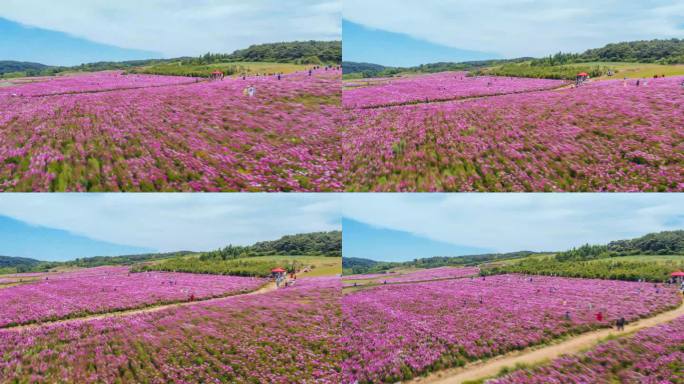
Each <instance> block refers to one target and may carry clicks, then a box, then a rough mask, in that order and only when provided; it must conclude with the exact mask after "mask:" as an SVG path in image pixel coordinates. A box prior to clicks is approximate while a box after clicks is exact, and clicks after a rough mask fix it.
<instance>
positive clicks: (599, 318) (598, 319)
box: [596, 312, 603, 322]
mask: <svg viewBox="0 0 684 384" xmlns="http://www.w3.org/2000/svg"><path fill="white" fill-rule="evenodd" d="M596 321H598V322H601V321H603V312H597V313H596Z"/></svg>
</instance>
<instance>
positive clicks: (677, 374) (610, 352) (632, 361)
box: [488, 317, 684, 384]
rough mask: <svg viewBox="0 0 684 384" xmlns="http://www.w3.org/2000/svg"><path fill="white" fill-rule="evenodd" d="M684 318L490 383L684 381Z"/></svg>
mask: <svg viewBox="0 0 684 384" xmlns="http://www.w3.org/2000/svg"><path fill="white" fill-rule="evenodd" d="M683 345H684V317H680V318H678V319H676V320H674V321H672V322H669V323H667V324H664V325H661V326H657V327H653V328H648V329H645V330H643V331H640V332H637V333H636V334H635V335H634V336H628V337H624V338H620V339H616V340H612V341H609V342H607V343H604V344H601V345H599V346H598V347H596V348H594V349H592V350H590V351H588V352H586V353H584V354H583V355H581V356H566V357H562V358H559V359H556V360H554V361H553V362H552V363H551V364H549V365H544V366H541V367H539V368H533V369H525V370H521V371H516V372H514V373H512V374H510V375H508V376H505V377H503V378H501V379H497V380H491V381H488V383H490V384H547V383H564V382H568V381H572V382H575V383H625V384H666V383H667V384H671V383H681V382H684V350H682V346H683Z"/></svg>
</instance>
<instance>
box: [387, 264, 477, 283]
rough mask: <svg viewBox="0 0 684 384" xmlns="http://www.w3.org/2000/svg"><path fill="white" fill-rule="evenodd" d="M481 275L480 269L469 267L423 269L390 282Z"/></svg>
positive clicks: (397, 277) (392, 279)
mask: <svg viewBox="0 0 684 384" xmlns="http://www.w3.org/2000/svg"><path fill="white" fill-rule="evenodd" d="M478 273H480V269H479V268H475V267H467V268H452V267H440V268H431V269H421V270H418V271H415V272H411V273H407V274H404V275H401V276H396V277H394V278H391V279H388V280H387V281H388V282H390V281H391V282H393V283H398V282H402V283H404V282H412V281H422V280H439V279H458V278H463V277H468V276H477V274H478Z"/></svg>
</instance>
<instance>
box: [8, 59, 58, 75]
mask: <svg viewBox="0 0 684 384" xmlns="http://www.w3.org/2000/svg"><path fill="white" fill-rule="evenodd" d="M47 68H49V66H47V65H44V64H39V63H27V62H21V61H0V75H4V74H6V73H13V72H40V71H42V70H45V69H47Z"/></svg>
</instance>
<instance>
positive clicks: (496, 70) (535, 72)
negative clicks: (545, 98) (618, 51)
mask: <svg viewBox="0 0 684 384" xmlns="http://www.w3.org/2000/svg"><path fill="white" fill-rule="evenodd" d="M610 70H614V69H613V67H612V66H611V65H603V64H585V63H582V64H568V65H553V66H552V65H532V64H531V63H530V62H524V63H514V64H504V65H499V66H493V67H488V68H484V69H480V70H477V71H473V72H471V73H473V74H476V75H493V76H510V77H529V78H538V79H557V80H575V78H576V77H577V74H578V73H580V72H586V73H587V74H589V76H591V77H600V76H603V75H605V74H606V73H608V71H610Z"/></svg>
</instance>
